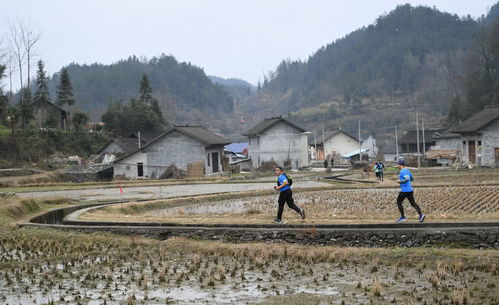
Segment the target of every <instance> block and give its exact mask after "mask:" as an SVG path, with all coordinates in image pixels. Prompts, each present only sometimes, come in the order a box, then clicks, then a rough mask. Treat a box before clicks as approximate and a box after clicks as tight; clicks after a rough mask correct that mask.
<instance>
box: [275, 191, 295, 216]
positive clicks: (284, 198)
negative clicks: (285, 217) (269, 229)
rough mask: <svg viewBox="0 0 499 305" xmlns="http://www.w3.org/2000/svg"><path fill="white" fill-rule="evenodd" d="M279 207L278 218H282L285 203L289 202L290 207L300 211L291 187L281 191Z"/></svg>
mask: <svg viewBox="0 0 499 305" xmlns="http://www.w3.org/2000/svg"><path fill="white" fill-rule="evenodd" d="M277 202H278V203H279V208H278V209H277V219H279V220H282V213H283V212H284V203H287V204H288V207H289V208H290V209H293V210H295V211H296V212H297V213H300V211H301V210H300V208H299V207H298V206H297V205H296V204H295V200H294V199H293V192H292V191H291V189H287V190H285V191H282V192H280V193H279V200H278V201H277Z"/></svg>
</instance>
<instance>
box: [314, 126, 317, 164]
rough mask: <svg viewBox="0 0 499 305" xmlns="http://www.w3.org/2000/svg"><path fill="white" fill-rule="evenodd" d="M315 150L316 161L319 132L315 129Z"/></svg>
mask: <svg viewBox="0 0 499 305" xmlns="http://www.w3.org/2000/svg"><path fill="white" fill-rule="evenodd" d="M314 141H315V144H314V148H315V160H317V131H316V130H315V129H314Z"/></svg>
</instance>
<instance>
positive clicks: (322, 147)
mask: <svg viewBox="0 0 499 305" xmlns="http://www.w3.org/2000/svg"><path fill="white" fill-rule="evenodd" d="M316 140H317V142H316ZM308 143H309V145H310V146H311V148H312V149H313V150H315V146H316V143H317V151H315V153H314V155H315V160H325V159H326V158H327V157H328V156H330V157H333V159H334V160H340V158H341V157H342V156H344V155H346V154H348V153H350V152H352V151H355V150H356V151H357V152H358V151H359V140H358V139H357V138H355V137H354V136H351V135H349V134H348V133H346V132H344V131H343V130H341V129H336V130H332V131H325V132H324V137H323V136H322V133H320V134H318V135H311V136H309V142H308Z"/></svg>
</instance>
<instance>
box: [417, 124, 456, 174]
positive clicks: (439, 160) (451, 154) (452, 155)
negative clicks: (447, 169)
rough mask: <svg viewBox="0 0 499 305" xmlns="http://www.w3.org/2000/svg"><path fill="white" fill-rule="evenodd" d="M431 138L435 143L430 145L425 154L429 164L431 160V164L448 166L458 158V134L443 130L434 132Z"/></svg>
mask: <svg viewBox="0 0 499 305" xmlns="http://www.w3.org/2000/svg"><path fill="white" fill-rule="evenodd" d="M432 138H433V140H434V141H435V145H433V146H431V147H430V150H428V151H427V152H426V156H425V157H426V159H427V160H429V162H430V165H431V164H432V162H433V165H444V166H449V165H451V164H452V163H454V162H456V161H458V160H459V159H460V154H459V147H460V146H461V141H460V137H459V134H457V133H452V132H450V131H448V130H444V131H441V132H435V133H434V134H433V136H432ZM432 160H433V161H432Z"/></svg>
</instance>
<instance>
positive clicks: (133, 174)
mask: <svg viewBox="0 0 499 305" xmlns="http://www.w3.org/2000/svg"><path fill="white" fill-rule="evenodd" d="M138 163H143V164H144V177H146V175H147V166H146V165H147V157H146V154H145V153H143V152H141V151H139V152H137V153H135V154H132V155H130V156H128V157H126V158H124V159H122V160H120V161H119V162H117V163H115V164H114V177H124V178H130V179H137V178H138V169H137V164H138Z"/></svg>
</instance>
